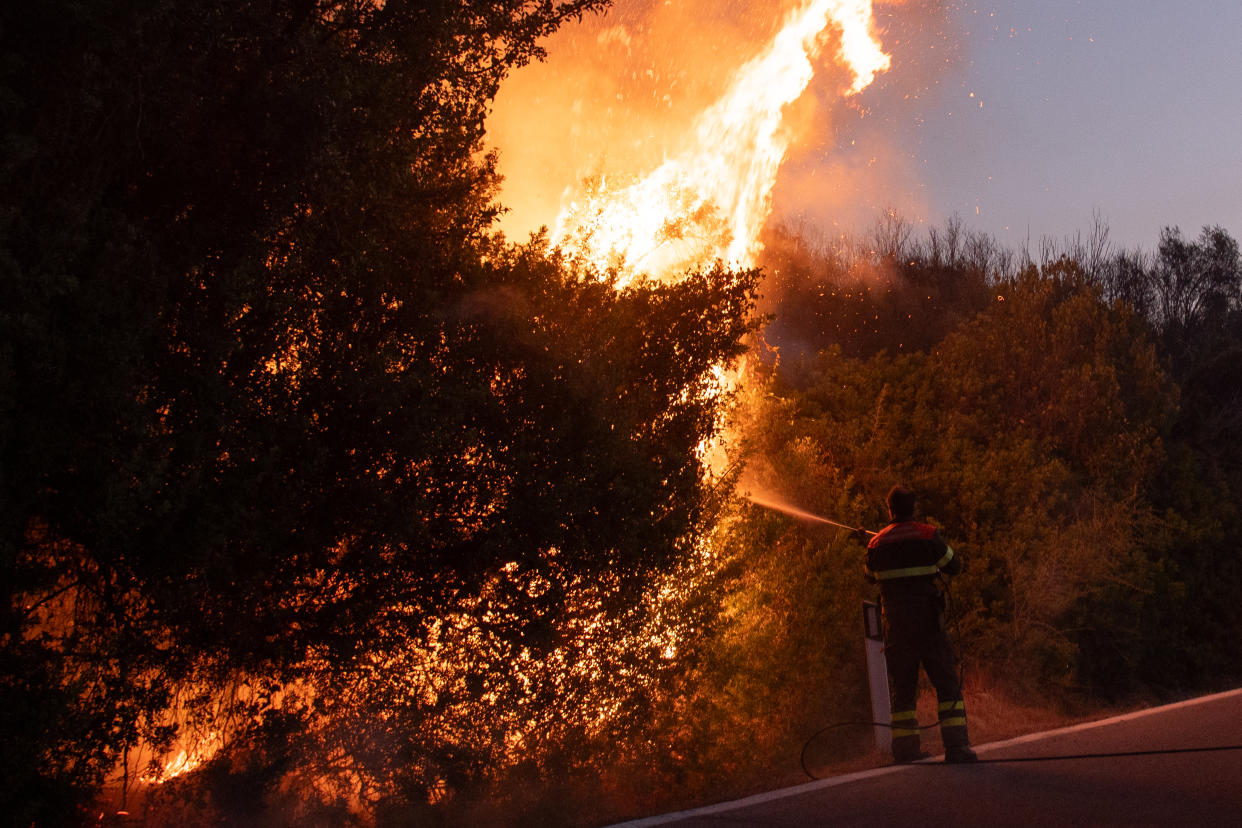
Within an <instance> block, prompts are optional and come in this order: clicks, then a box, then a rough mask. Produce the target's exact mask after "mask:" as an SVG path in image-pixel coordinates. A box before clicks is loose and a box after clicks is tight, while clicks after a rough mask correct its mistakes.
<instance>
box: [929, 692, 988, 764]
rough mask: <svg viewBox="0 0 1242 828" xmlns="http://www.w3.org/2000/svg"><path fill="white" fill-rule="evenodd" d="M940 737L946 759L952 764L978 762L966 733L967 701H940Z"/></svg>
mask: <svg viewBox="0 0 1242 828" xmlns="http://www.w3.org/2000/svg"><path fill="white" fill-rule="evenodd" d="M939 713H940V738H941V741H943V742H944V761H946V762H948V763H950V764H962V763H966V762H977V761H979V757H978V756H976V755H975V752H974V751H973V750H971V749H970V737H969V735H967V733H966V702H964V701H962V700H961V699H952V700H950V701H942V702H940V708H939Z"/></svg>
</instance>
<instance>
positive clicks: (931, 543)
mask: <svg viewBox="0 0 1242 828" xmlns="http://www.w3.org/2000/svg"><path fill="white" fill-rule="evenodd" d="M866 569H867V572H866V574H867V579H868V580H871V581H875V582H877V583H879V585H880V597H881V601H882V603H883V606H884V644H885V647H884V654H885V657H886V658H887V661H888V676H889V692H890V696H891V701H892V715H893V721H892V725H893V758H894V759H896V760H897V761H909V760H911V759H915V758H918V757H919V756H920V755H921V753H920V749H919V729H918V713H917V711H916V709H915V708H916V703H917V701H918V684H919V665H920V664H922V666H923V669H924V670H926V671H927V678H928V679H930V680H931V683H932V686H933V687H935V688H936V696H937V700H938V701H939V708H940V735H941V737H942V739H943V740H944V746H945V751H946V757H947V758H949V759H950V760H951V761H952V760H953V757H954V751H955V749H957V748H961V749H965V750H967V751H968V750H969V745H970V740H969V738H968V737H967V733H966V705H965V702H963V701H962V688H961V685H960V683H959V681H958V676H957V671H956V659H955V658H954V656H953V650H952V648H951V647H950V646H949V639H948V636H947V634H946V633H945V629H944V611H943V610H944V606H943V603H942V598H941V595H940V589H939V587H938V586H937V584H936V576H937V575H938V574H939V573H941V572H943V573H945V574H946V575H950V576H951V575H956V574H958V573H959V572H961V571H962V559H961V558H959V557H958V556H957V555H955V554H954V553H953V550H952V549H951V548H950V547H949V545H948V544H947V543H945V542H944V540H943V539H942V538H941V537H940V533H939V532H937V531H936V529H935V527H933V526H930V525H928V524H926V523H919V522H917V521H914V520H899V521H896V522H894V523H892V524H890V525H888V526H886V527H885V528H884V529H882V530H881V531H880V532H879V534H877V535H876V536H875V537H873V538H872V539H871V541H870V542H869V543H868V544H867V568H866Z"/></svg>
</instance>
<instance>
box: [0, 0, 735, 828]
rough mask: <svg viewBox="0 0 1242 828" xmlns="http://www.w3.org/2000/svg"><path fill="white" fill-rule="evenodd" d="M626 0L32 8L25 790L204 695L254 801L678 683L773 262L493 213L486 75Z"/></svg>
mask: <svg viewBox="0 0 1242 828" xmlns="http://www.w3.org/2000/svg"><path fill="white" fill-rule="evenodd" d="M601 5H602V0H565V1H564V2H541V3H538V4H532V3H528V2H522V1H521V0H506V2H491V1H490V0H489V2H476V0H455V1H454V2H445V3H436V4H426V3H415V4H409V3H401V2H392V0H389V2H387V3H378V2H369V0H363V1H362V2H289V3H277V4H263V3H252V2H246V1H245V0H238V2H233V3H228V4H224V5H220V4H211V5H207V6H204V5H202V4H196V3H186V2H181V0H158V1H157V2H152V3H133V4H119V5H118V4H111V5H91V4H88V5H85V6H84V5H82V4H76V3H57V2H53V3H43V4H25V5H21V6H14V7H6V8H5V10H4V12H3V13H0V14H2V16H0V31H3V33H4V41H3V44H4V45H3V50H4V62H3V66H4V69H3V71H4V75H3V77H2V78H0V86H2V87H3V90H4V92H5V94H4V96H3V101H4V103H3V104H2V105H3V107H4V112H5V118H4V122H5V124H6V126H5V141H6V145H7V146H8V147H10V148H12V151H11V152H9V153H8V154H7V155H6V160H5V165H4V168H3V170H4V171H3V187H0V190H2V192H3V195H2V196H0V199H2V200H3V208H2V209H0V267H3V270H4V281H3V284H4V288H3V289H4V292H5V297H6V298H5V301H4V302H3V303H2V308H0V328H2V329H3V331H4V341H3V345H2V347H0V382H2V383H3V387H4V394H3V399H4V400H5V408H4V418H3V420H2V423H3V426H2V430H0V450H2V451H3V457H4V460H3V468H4V476H3V480H2V481H0V486H2V487H3V488H2V491H3V499H2V505H0V510H2V514H3V527H4V533H3V537H2V539H0V550H2V555H0V574H2V578H0V583H2V584H3V589H4V595H3V603H2V605H0V613H3V616H2V617H3V631H2V637H0V659H2V660H3V668H4V669H3V670H2V671H0V675H2V676H3V677H2V678H0V711H2V712H0V716H3V733H4V739H5V744H6V749H5V753H4V755H5V759H4V766H3V769H4V780H5V781H4V783H3V789H2V793H0V806H2V807H4V808H5V809H6V811H7V812H8V813H10V814H12V815H13V817H12V818H13V819H14V821H19V822H30V821H32V820H37V821H39V822H40V823H42V824H49V823H53V822H56V821H58V820H59V821H65V822H73V821H76V820H77V817H76V815H75V812H74V810H75V808H77V807H78V806H79V805H80V804H81V803H82V802H84V801H86V800H87V799H89V798H90V796H91V795H92V794H93V793H94V792H95V791H96V790H97V788H98V786H99V784H100V783H101V781H102V780H103V779H104V778H105V776H106V775H107V774H109V773H110V772H112V770H113V769H114V768H116V767H124V768H125V774H126V779H127V781H128V780H129V779H131V778H132V776H133V775H135V774H138V773H140V772H141V771H140V769H138V768H131V765H132V764H133V762H132V755H131V754H132V753H133V752H134V751H135V750H136V747H137V746H138V745H140V744H146V745H148V746H154V747H155V748H156V749H157V752H158V749H160V748H164V747H168V746H171V745H172V744H173V743H174V738H175V737H176V736H177V733H178V728H180V729H181V730H182V732H184V731H185V729H186V727H187V726H188V725H194V724H196V723H197V724H202V725H203V727H204V730H205V732H207V733H208V734H209V735H210V733H211V731H212V730H213V729H214V728H215V725H217V724H219V725H221V726H220V727H219V728H218V729H217V730H216V731H215V735H214V736H212V737H211V738H212V749H213V750H215V749H216V748H218V752H217V753H215V754H214V758H213V759H212V760H211V762H209V763H208V764H206V765H204V766H203V769H202V773H201V774H200V775H199V779H200V781H202V782H203V783H204V784H203V786H202V787H201V788H200V790H201V791H206V795H207V796H208V798H209V799H211V800H212V804H213V807H214V808H216V809H217V810H219V811H220V812H221V813H223V814H225V815H227V814H228V813H229V809H230V808H232V809H240V810H242V811H247V812H251V813H252V815H253V812H254V811H256V810H258V809H261V808H262V807H264V806H265V805H270V804H271V803H272V801H273V800H272V798H273V797H280V796H284V797H286V804H288V802H292V801H297V802H303V803H316V802H318V803H320V805H318V806H316V807H321V808H323V809H327V810H326V811H324V812H323V813H326V814H329V815H330V816H329V817H328V818H330V819H336V818H340V819H343V818H344V817H345V811H348V810H350V809H355V810H357V809H367V808H369V809H370V810H371V812H372V813H373V814H376V813H384V812H390V813H391V811H386V810H385V809H386V808H406V807H411V808H412V807H423V806H425V805H426V804H427V803H428V802H429V801H433V800H435V799H436V798H437V797H444V796H447V795H449V794H451V793H452V792H453V791H456V790H459V789H462V788H464V787H467V786H468V785H470V784H472V783H474V782H476V781H478V780H480V779H484V778H486V776H487V772H488V769H489V768H491V767H494V766H495V765H496V764H497V763H498V762H511V761H513V760H514V759H515V758H516V757H523V756H527V757H528V756H532V755H538V752H539V750H540V749H542V744H558V745H568V746H571V747H572V743H573V741H574V739H577V738H580V737H581V736H582V734H586V736H590V737H591V738H601V739H605V738H607V734H605V733H601V732H600V730H601V728H602V727H603V726H602V725H601V724H600V722H602V721H607V722H612V721H614V719H611V718H609V714H611V713H612V712H614V711H615V710H616V709H617V708H618V705H620V704H621V700H625V699H634V698H638V697H641V695H642V694H643V693H648V692H650V691H651V689H652V687H653V686H654V684H653V682H656V681H657V679H658V676H659V673H660V665H661V664H662V663H663V662H662V661H661V659H662V658H663V657H664V655H665V654H666V653H667V652H669V648H671V647H676V646H677V643H676V641H674V640H671V639H670V638H669V635H670V633H669V630H670V629H673V628H675V627H676V624H674V623H671V622H659V621H658V620H657V613H658V607H659V606H660V602H661V601H662V600H664V601H665V603H667V600H665V599H662V598H661V596H660V594H659V590H658V588H657V587H656V586H654V585H653V576H654V575H655V574H656V573H658V572H661V571H667V570H669V569H674V570H675V569H676V567H677V566H679V565H684V566H691V565H693V561H694V558H695V555H696V554H698V552H699V550H698V547H697V546H696V545H695V543H694V536H695V532H696V529H697V527H698V526H699V525H700V523H701V521H702V520H703V519H704V516H705V508H706V507H707V505H708V503H709V499H710V495H711V491H710V481H708V480H707V479H706V478H705V477H704V474H703V470H702V466H701V462H700V451H701V446H703V445H704V442H705V440H706V439H707V438H708V437H709V436H710V435H711V433H712V431H713V429H714V428H715V427H716V424H717V414H718V407H719V405H720V402H721V398H720V389H719V386H718V384H717V383H716V381H715V379H714V369H715V367H716V366H718V365H722V364H726V363H728V362H729V361H730V360H731V359H733V358H734V357H735V356H737V355H738V354H739V352H740V349H741V346H740V344H739V342H740V340H741V338H742V336H743V335H744V333H745V332H746V331H747V330H748V328H749V326H750V322H749V320H748V317H749V313H750V307H751V303H752V297H753V290H754V281H755V275H754V274H753V273H750V272H740V273H733V272H727V271H723V270H720V269H719V268H717V269H707V270H704V271H702V272H699V273H697V274H696V275H692V276H690V277H688V278H687V279H685V280H684V281H683V282H681V283H680V284H678V285H677V286H675V287H650V286H639V287H634V288H631V289H628V290H622V291H618V290H617V289H616V287H617V286H616V285H615V284H614V283H612V282H609V281H608V280H606V279H605V280H603V281H601V280H600V279H599V278H598V274H595V273H586V272H581V271H577V270H574V269H573V268H571V267H569V266H567V265H565V263H564V262H562V261H561V260H559V259H558V258H556V257H554V256H550V255H549V254H548V253H547V251H546V249H545V248H544V246H543V245H542V244H540V243H538V242H536V243H534V244H532V245H530V246H527V247H525V248H520V249H513V248H509V247H507V246H505V245H504V244H503V243H501V242H499V241H497V240H494V239H491V238H489V237H488V235H487V233H488V228H489V226H490V222H491V220H492V218H493V217H494V216H495V215H496V212H497V209H498V208H497V206H496V205H495V203H494V201H493V199H492V194H493V192H494V188H495V176H494V173H493V160H492V158H491V157H489V156H487V155H485V154H483V153H482V152H481V144H480V138H481V134H482V123H483V118H484V114H485V113H486V110H487V106H488V102H489V101H490V100H491V98H492V96H493V95H494V94H495V91H496V88H497V84H498V83H499V82H500V80H501V78H502V77H503V76H504V74H505V73H506V72H507V71H508V70H509V69H510V68H511V67H514V66H518V65H520V64H522V63H523V62H525V61H527V60H530V59H532V58H533V57H536V56H537V55H538V54H539V50H538V46H537V43H538V40H539V38H540V37H542V36H544V35H546V34H547V33H548V32H550V31H552V30H553V29H555V28H556V27H557V26H558V25H560V24H561V23H562V22H564V21H566V20H569V19H573V18H575V17H578V16H581V15H582V14H584V13H586V12H589V11H592V10H594V9H596V8H598V7H599V6H601ZM618 637H620V638H621V639H622V640H621V641H618ZM618 677H620V678H618ZM610 684H611V685H612V686H613V688H614V689H613V690H611V691H606V690H605V688H606V687H607V686H608V685H610ZM222 702H227V703H224V704H223V706H221V705H222ZM571 709H572V710H573V712H574V716H572V717H568V718H566V717H561V718H562V719H563V720H564V721H566V722H567V723H566V724H558V723H557V720H556V717H555V715H554V714H556V713H564V712H566V711H569V710H571ZM174 711H176V712H175V713H174ZM609 726H612V725H609ZM558 727H559V728H561V730H559V731H558V730H557V728H558ZM549 734H550V735H549ZM558 734H559V735H558ZM540 743H542V744H540ZM206 757H207V754H206V753H204V755H203V756H201V757H200V758H206ZM312 758H314V759H315V760H316V761H311V759H312ZM308 807H309V806H308ZM304 815H305V816H307V818H310V816H312V814H311V812H310V811H307V812H306V813H305V814H304ZM331 815H335V816H331Z"/></svg>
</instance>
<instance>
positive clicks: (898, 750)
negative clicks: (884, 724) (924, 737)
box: [893, 710, 928, 764]
mask: <svg viewBox="0 0 1242 828" xmlns="http://www.w3.org/2000/svg"><path fill="white" fill-rule="evenodd" d="M927 756H928V754H926V753H924V752H923V751H922V749H920V747H919V714H918V711H917V710H902V711H898V712H896V713H894V714H893V761H894V762H897V763H898V764H905V763H907V762H917V761H918V760H920V759H926V758H927Z"/></svg>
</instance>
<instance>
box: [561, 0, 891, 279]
mask: <svg viewBox="0 0 1242 828" xmlns="http://www.w3.org/2000/svg"><path fill="white" fill-rule="evenodd" d="M830 26H831V27H833V28H834V29H835V30H837V31H838V32H839V41H840V52H839V58H840V59H841V60H842V62H844V63H845V64H846V65H847V66H848V67H849V68H850V70H851V72H852V73H853V76H854V79H853V83H852V84H851V85H850V87H849V88H848V89H847V90H846V91H845V94H847V95H853V94H856V93H858V92H860V91H862V90H863V89H865V88H866V87H867V86H868V85H869V84H870V83H871V81H872V80H873V79H874V78H875V76H876V74H877V73H879V72H882V71H884V70H885V69H887V68H888V66H889V57H888V55H886V54H885V53H884V51H883V50H882V48H881V46H880V44H879V43H878V42H877V40H876V39H875V37H874V23H873V18H872V10H871V0H802V2H801V3H800V4H799V6H798V7H797V8H796V9H795V10H794V12H793V13H792V14H790V16H789V17H788V19H787V20H786V23H785V25H784V26H783V27H782V28H781V29H780V31H779V32H777V34H776V36H775V37H774V38H773V40H772V42H771V44H770V45H769V46H768V47H767V48H766V49H765V50H764V51H763V52H762V53H761V54H760V55H758V56H757V57H755V58H753V59H752V60H751V61H749V62H748V63H747V64H745V65H744V66H742V67H741V69H739V70H738V71H737V73H736V74H735V75H734V77H733V80H732V83H731V85H730V87H729V89H728V91H727V92H726V93H725V94H724V95H723V96H722V97H721V98H720V99H719V100H717V101H716V103H714V104H713V105H711V106H709V107H708V108H707V109H706V110H704V111H703V112H702V113H701V114H700V115H699V116H698V118H697V120H696V122H695V126H694V129H693V135H692V136H691V138H690V139H689V141H688V142H687V146H686V148H685V149H684V150H683V151H682V152H681V153H679V154H678V155H676V156H675V157H672V158H669V159H668V160H666V161H665V162H664V163H663V164H661V165H660V166H659V167H658V168H657V169H655V170H654V171H652V172H651V173H649V174H648V175H646V176H645V177H642V178H639V179H637V180H635V181H633V182H632V183H629V184H627V185H625V186H620V187H616V186H614V185H613V183H612V182H610V181H608V180H606V179H604V178H602V177H601V178H598V179H596V180H595V181H591V182H588V185H587V188H586V191H585V192H584V193H582V194H581V195H579V196H578V197H577V198H575V199H572V200H570V201H569V203H568V204H567V205H565V206H564V207H563V208H562V210H561V213H560V215H559V216H558V217H557V219H556V222H555V224H554V226H553V229H552V232H551V242H552V244H553V245H554V246H556V247H560V248H561V249H562V250H565V251H567V252H568V253H570V254H571V255H574V256H577V257H579V258H581V259H582V260H584V261H586V262H588V263H590V264H591V265H593V266H594V267H596V268H597V269H599V270H601V271H603V270H608V269H616V270H617V272H618V276H619V279H620V282H621V283H622V284H624V283H626V282H628V281H631V280H633V279H634V278H637V275H638V274H639V273H647V274H650V275H651V276H652V277H654V278H657V279H671V278H676V276H677V274H679V273H681V272H684V271H685V270H686V269H689V268H693V267H696V266H700V265H703V264H707V263H710V262H711V261H712V260H714V259H722V260H724V261H725V262H726V263H728V264H731V265H740V266H749V265H751V264H753V263H754V261H755V257H756V255H757V254H758V252H759V250H760V243H759V233H760V231H761V230H762V228H763V224H764V222H765V221H766V220H767V217H768V215H769V213H770V212H771V194H772V188H773V186H774V184H775V181H776V175H777V172H778V171H779V169H780V165H781V162H782V161H783V160H784V158H785V154H786V152H787V150H788V149H789V145H790V141H791V136H790V135H789V133H788V132H787V131H786V130H783V129H782V116H783V112H784V110H785V107H786V106H788V105H789V104H790V103H792V102H793V101H795V100H797V99H798V98H799V97H800V96H801V95H802V94H803V92H804V91H805V90H806V88H807V86H808V84H809V83H810V82H811V80H812V78H813V77H814V74H815V61H816V60H817V59H818V58H819V57H820V54H821V52H822V51H823V49H824V46H825V44H826V41H827V38H826V36H825V35H826V32H827V31H828V30H829V28H830Z"/></svg>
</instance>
